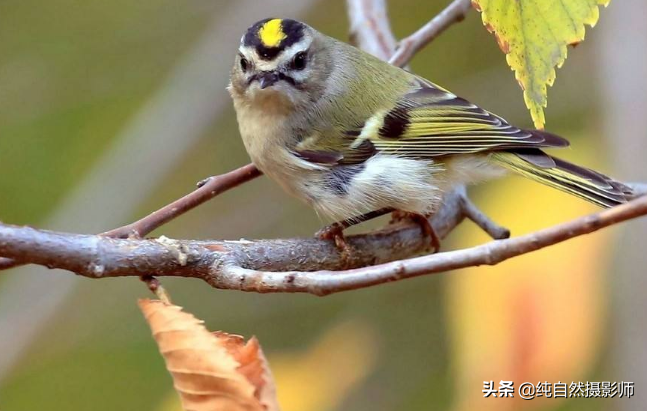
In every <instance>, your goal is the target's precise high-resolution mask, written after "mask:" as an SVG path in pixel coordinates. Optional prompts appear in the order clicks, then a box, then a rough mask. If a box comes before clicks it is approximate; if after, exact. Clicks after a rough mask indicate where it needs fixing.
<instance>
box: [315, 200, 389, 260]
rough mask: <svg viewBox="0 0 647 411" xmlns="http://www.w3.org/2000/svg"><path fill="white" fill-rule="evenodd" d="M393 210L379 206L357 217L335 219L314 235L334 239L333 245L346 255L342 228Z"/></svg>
mask: <svg viewBox="0 0 647 411" xmlns="http://www.w3.org/2000/svg"><path fill="white" fill-rule="evenodd" d="M393 211H395V210H394V209H393V208H381V209H379V210H375V211H371V212H370V213H366V214H362V215H359V216H357V217H352V218H347V219H345V220H342V221H337V222H335V223H332V224H330V225H327V226H325V227H324V228H322V229H321V230H319V231H317V233H316V234H315V236H316V237H317V238H319V239H322V240H335V246H336V247H337V249H338V250H339V251H341V253H342V254H343V255H344V256H345V257H347V256H349V255H350V252H351V250H350V246H349V245H348V243H347V242H346V238H345V237H344V230H345V229H347V228H348V227H352V226H354V225H357V224H360V223H363V222H364V221H368V220H372V219H374V218H377V217H380V216H383V215H384V214H388V213H391V212H393Z"/></svg>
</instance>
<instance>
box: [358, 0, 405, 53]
mask: <svg viewBox="0 0 647 411" xmlns="http://www.w3.org/2000/svg"><path fill="white" fill-rule="evenodd" d="M346 3H347V7H348V18H349V20H350V41H351V43H353V44H354V45H355V46H357V47H359V48H361V49H362V50H364V51H366V52H368V53H371V54H372V55H374V56H375V57H378V58H380V59H382V60H384V61H387V60H388V59H389V57H391V56H392V55H393V53H394V52H395V49H396V46H397V41H396V39H395V36H394V35H393V32H392V31H391V25H390V23H389V18H388V16H387V6H386V0H348V1H347V2H346Z"/></svg>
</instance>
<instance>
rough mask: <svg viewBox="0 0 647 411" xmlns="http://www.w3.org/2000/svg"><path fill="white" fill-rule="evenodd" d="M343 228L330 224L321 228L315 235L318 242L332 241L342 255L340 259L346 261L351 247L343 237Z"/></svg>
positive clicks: (337, 224) (336, 224)
mask: <svg viewBox="0 0 647 411" xmlns="http://www.w3.org/2000/svg"><path fill="white" fill-rule="evenodd" d="M344 228H345V227H344V226H343V225H341V224H339V223H332V224H330V225H327V226H325V227H323V228H322V229H321V230H319V231H317V232H316V233H315V236H316V237H317V238H319V239H320V240H333V241H334V242H335V247H337V249H338V250H339V252H340V253H341V254H342V259H344V260H348V259H349V258H350V256H351V247H350V245H348V242H347V241H346V237H344Z"/></svg>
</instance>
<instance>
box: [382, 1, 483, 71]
mask: <svg viewBox="0 0 647 411" xmlns="http://www.w3.org/2000/svg"><path fill="white" fill-rule="evenodd" d="M471 7H472V3H471V0H454V1H452V2H451V3H450V4H449V6H447V7H446V8H445V9H444V10H443V11H441V12H440V13H438V14H437V15H436V16H435V17H434V18H433V19H431V20H430V21H429V22H428V23H427V24H425V25H424V26H422V27H421V28H420V29H419V30H418V31H416V32H415V33H413V34H412V35H410V36H409V37H407V38H405V39H403V40H402V41H400V44H399V45H398V48H397V50H396V52H395V54H394V55H393V56H392V57H391V59H390V60H389V63H391V64H393V65H394V66H398V67H403V66H405V65H407V64H408V63H409V61H411V59H412V58H413V56H414V55H415V54H416V53H417V52H419V51H420V50H421V49H422V48H423V47H425V46H426V45H427V44H429V43H430V42H431V41H433V40H434V39H435V38H436V37H438V35H439V34H440V33H442V32H443V31H445V30H446V29H447V28H449V27H450V26H451V25H452V24H454V23H457V22H459V21H462V20H463V19H464V18H465V15H466V14H467V12H468V11H469V10H470V8H471Z"/></svg>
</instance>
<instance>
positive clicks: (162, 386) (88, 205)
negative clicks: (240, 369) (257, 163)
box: [0, 0, 647, 411]
mask: <svg viewBox="0 0 647 411" xmlns="http://www.w3.org/2000/svg"><path fill="white" fill-rule="evenodd" d="M391 3H392V4H391V17H392V24H393V29H394V32H395V33H396V35H397V36H398V37H403V36H406V35H407V34H409V33H411V32H412V31H413V30H415V29H417V28H418V27H420V26H421V25H422V24H424V23H425V22H426V21H427V20H428V19H429V18H430V17H431V16H433V15H435V14H436V13H437V12H439V11H440V10H441V9H442V8H443V7H444V6H445V5H446V2H445V1H437V0H433V1H432V0H426V1H421V0H402V1H398V2H397V6H396V2H395V1H394V2H391ZM612 3H613V4H612V5H611V6H610V7H609V9H608V10H602V12H601V14H602V15H601V20H600V23H599V26H598V27H596V28H595V29H594V30H589V32H588V33H587V40H586V41H585V42H584V43H582V45H580V46H579V47H577V48H575V49H570V50H569V54H570V57H569V59H568V60H567V62H566V65H565V67H564V68H563V69H561V70H559V72H558V78H557V82H556V85H555V87H554V88H553V89H550V90H549V107H548V110H547V128H548V129H549V130H551V131H553V132H555V133H557V134H560V135H563V136H565V137H568V138H569V139H570V140H571V142H572V146H573V148H572V149H571V150H566V151H565V152H564V153H562V157H565V158H567V159H570V160H572V161H577V162H580V163H584V164H586V165H588V166H591V167H594V168H598V169H600V170H601V171H604V172H606V173H609V174H611V175H614V176H617V177H618V178H620V179H625V180H630V181H633V180H640V181H647V166H646V165H645V164H646V162H645V161H644V154H645V153H647V147H646V144H647V136H646V132H645V130H646V127H647V125H646V124H645V121H646V119H645V117H647V116H645V112H647V102H646V101H645V95H647V92H646V91H647V85H646V84H645V82H646V81H647V80H645V79H647V62H645V58H646V57H645V56H644V50H645V49H647V48H645V47H643V46H644V42H645V40H643V39H644V38H647V30H646V28H645V26H646V25H645V24H644V23H643V22H641V21H639V19H638V18H637V17H634V16H641V15H643V16H644V15H645V13H647V6H646V5H645V4H643V3H644V2H641V0H626V1H623V2H620V1H616V2H612ZM616 3H617V4H616ZM266 16H286V17H293V18H299V19H301V20H304V21H306V22H308V23H309V24H311V25H313V26H315V27H317V28H318V29H320V30H321V31H323V32H326V33H327V34H330V35H332V36H334V37H337V38H341V39H346V38H347V36H348V20H347V17H346V10H345V3H344V2H343V1H341V0H335V1H327V0H319V1H315V0H308V1H305V0H303V1H299V2H292V1H287V0H282V1H281V0H272V1H265V2H258V1H251V0H239V1H235V2H234V1H221V0H213V1H206V0H189V1H182V2H178V1H169V0H161V1H150V0H142V1H139V2H136V3H134V2H129V1H122V0H116V1H112V2H104V1H96V0H88V1H85V2H77V1H70V0H52V1H48V2H40V1H33V0H22V1H18V0H2V1H0V220H2V221H3V222H7V223H12V224H28V225H32V226H37V227H43V228H51V229H59V230H65V231H72V232H84V233H85V232H88V233H90V232H100V231H103V230H106V229H109V228H112V227H115V226H119V225H122V224H125V223H127V222H130V221H132V220H133V219H136V218H139V217H141V216H142V215H145V214H147V213H148V212H150V211H152V210H154V209H156V208H158V207H160V206H161V205H164V204H166V203H168V202H170V201H171V200H173V199H175V198H177V197H179V196H181V195H183V194H184V193H186V192H188V191H190V190H191V189H192V188H193V187H194V184H195V182H196V181H198V180H200V179H202V178H204V177H206V176H209V175H213V174H219V173H223V172H226V171H228V170H230V169H232V168H235V167H238V166H240V165H243V164H246V163H247V162H248V161H249V160H248V157H247V155H246V153H245V150H244V148H243V145H242V144H241V141H240V139H239V136H238V131H237V126H236V121H235V117H234V113H233V109H232V107H231V103H230V100H229V96H228V95H227V92H226V91H225V86H226V84H227V81H228V71H229V65H230V63H231V62H233V58H234V55H235V50H236V48H237V46H238V40H239V38H240V36H241V35H242V33H243V32H244V30H245V29H246V28H247V27H248V26H249V25H251V24H252V23H253V22H255V21H256V20H258V19H260V18H263V17H266ZM641 54H642V56H641ZM412 69H413V70H414V71H416V72H417V73H419V74H421V75H423V76H424V77H427V78H429V79H432V80H433V81H435V82H437V83H439V84H441V85H443V86H444V87H447V88H449V89H451V90H452V91H454V92H455V93H457V94H459V95H461V96H463V97H466V98H468V99H470V100H472V101H473V102H475V103H477V104H480V105H481V106H484V107H486V108H488V109H489V110H491V111H494V112H496V113H498V114H500V115H502V116H503V117H505V118H507V119H508V120H509V121H511V122H513V123H515V124H518V125H521V126H525V127H529V126H531V124H532V122H531V121H530V116H529V114H528V112H527V111H526V109H525V106H524V104H523V99H522V94H521V90H520V89H519V87H518V85H517V84H516V82H515V81H514V77H513V74H512V73H511V72H510V70H509V68H508V67H507V65H506V63H505V58H504V56H503V54H502V53H501V52H500V50H499V49H498V47H497V45H496V41H494V38H493V36H491V35H490V34H488V32H487V31H486V30H485V29H484V28H483V26H482V24H481V22H480V17H479V15H478V14H477V13H476V12H471V13H470V15H469V16H468V18H467V19H466V20H465V21H464V22H463V23H461V24H460V25H457V26H455V27H453V28H451V29H450V30H449V31H447V32H446V33H445V34H443V35H442V36H441V37H440V38H439V39H437V40H436V41H435V42H434V43H433V44H432V45H430V46H429V47H428V48H427V49H425V50H424V51H423V52H421V53H420V54H419V55H418V56H417V57H416V58H415V60H414V61H413V63H412ZM641 159H642V161H641ZM471 193H472V194H473V197H474V199H475V201H476V202H477V203H478V204H480V205H482V206H483V208H484V209H485V210H486V211H488V212H489V213H490V214H491V215H492V216H493V217H494V218H495V220H497V221H498V222H500V223H501V224H503V225H506V226H508V227H510V228H511V229H512V231H513V234H521V233H524V232H529V231H532V230H535V229H538V228H541V227H544V226H547V225H549V224H553V223H557V222H560V221H564V220H567V219H569V218H573V217H575V216H578V215H582V214H585V213H588V212H592V211H593V210H594V208H593V207H592V206H589V205H588V204H585V203H583V202H581V201H579V200H577V199H573V198H570V197H567V196H566V195H563V194H560V193H556V192H554V191H551V190H550V189H547V188H543V187H539V186H538V185H536V184H535V183H532V182H529V181H522V180H521V179H517V178H510V179H506V180H502V181H497V182H493V183H490V184H487V185H484V186H480V187H477V188H474V189H472V190H471ZM321 225H322V222H321V221H319V220H318V219H317V217H316V216H315V214H314V213H313V212H312V211H311V210H310V209H308V208H307V207H306V206H304V205H302V204H300V203H298V202H297V201H296V200H293V199H292V198H289V197H287V195H285V194H284V193H283V192H282V191H280V190H278V189H277V187H276V186H275V185H274V184H273V183H271V182H270V181H268V180H267V179H265V178H260V179H258V180H256V181H253V182H251V183H249V184H247V185H245V186H243V187H241V188H238V189H236V190H234V191H232V192H228V193H226V194H225V195H223V196H221V197H218V198H217V199H216V200H214V201H211V202H210V203H208V204H206V205H203V206H201V207H200V208H199V209H197V210H195V211H193V212H191V213H190V214H188V215H186V216H183V217H181V218H179V219H178V220H176V221H174V222H172V223H170V224H168V225H166V226H164V227H163V228H161V229H159V230H158V231H157V232H155V233H154V235H161V234H164V235H166V236H169V237H176V238H224V239H238V238H241V237H244V238H271V237H288V236H309V235H312V233H314V232H315V231H316V230H317V229H318V228H319V227H320V226H321ZM369 227H370V225H369ZM645 232H647V227H645V223H644V222H632V223H630V224H629V225H628V226H625V227H622V228H613V229H611V230H606V231H605V232H603V233H598V234H595V235H593V236H588V237H586V238H582V239H577V240H574V241H572V242H569V243H567V244H563V245H558V246H555V247H551V248H550V249H549V250H544V251H542V252H538V253H535V254H532V255H528V256H524V257H522V258H517V259H515V260H514V261H510V262H506V263H504V264H501V265H500V266H497V267H494V268H477V269H471V270H464V271H460V272H453V273H448V274H444V275H439V276H432V277H427V278H419V279H416V280H410V281H404V282H400V283H396V284H389V285H385V286H381V287H375V288H372V289H367V290H360V291H355V292H351V293H342V294H339V295H333V296H329V297H326V298H315V297H312V296H304V295H256V294H244V293H239V292H228V291H219V290H214V289H211V288H209V287H208V286H207V285H206V284H204V283H202V282H200V281H195V280H189V279H165V280H164V281H163V282H164V284H165V286H166V287H167V288H168V289H169V290H170V292H171V294H172V296H173V299H174V302H175V303H177V304H178V305H181V306H184V307H186V309H187V310H189V311H191V312H192V313H194V314H195V315H196V316H198V317H200V318H202V319H204V320H205V321H206V324H207V326H208V327H209V328H210V329H213V330H215V329H222V330H225V331H227V332H230V333H237V334H242V335H245V336H251V335H256V336H258V338H259V340H260V341H261V344H262V345H263V347H264V350H265V352H266V353H267V355H268V357H269V360H270V364H271V365H272V367H273V371H274V375H275V377H276V379H277V382H278V390H279V400H280V402H281V403H282V405H283V407H284V410H286V411H291V410H320V411H327V410H342V409H343V410H429V409H440V410H463V409H464V410H468V409H474V408H475V407H476V408H477V409H479V410H483V409H485V410H488V409H498V410H500V409H526V408H536V409H546V410H548V409H556V410H584V409H586V410H607V409H608V410H617V409H627V410H629V409H643V406H644V400H641V398H640V397H641V395H642V392H641V390H642V387H640V383H641V382H642V383H643V387H644V383H647V377H646V374H647V373H646V371H645V370H647V358H646V355H645V350H644V348H643V347H644V346H645V344H647V336H646V332H645V330H644V329H643V327H641V326H640V324H641V321H640V320H641V319H642V317H643V316H644V315H642V314H643V313H644V312H645V311H644V309H645V308H646V307H645V302H644V301H643V298H642V296H641V293H640V290H644V289H645V288H644V287H643V286H644V285H646V284H645V281H646V280H645V279H644V277H645V276H644V274H645V272H644V271H645V270H644V267H645V266H646V265H645V263H647V261H646V257H645V256H644V252H642V251H641V249H642V248H641V247H643V246H641V245H640V241H641V238H642V242H643V243H642V244H644V233H645ZM641 233H642V237H641ZM486 240H487V238H486V237H485V236H484V234H482V233H480V232H479V231H478V230H477V229H475V228H474V227H472V226H470V224H469V223H465V224H464V225H463V226H462V227H460V229H459V230H457V231H456V232H455V233H454V234H452V236H451V238H450V239H449V240H448V241H447V242H445V243H444V244H443V247H444V248H445V249H451V248H457V247H464V246H468V245H473V244H478V243H482V242H484V241H486ZM148 296H149V293H148V291H147V290H146V289H145V287H144V286H143V285H142V284H141V283H140V282H139V281H138V280H137V279H134V278H133V279H123V278H122V279H107V280H101V281H97V280H88V279H81V278H76V277H74V276H73V275H71V274H69V273H66V272H59V271H46V270H44V269H38V268H33V267H26V268H21V269H16V270H12V271H9V272H3V273H0V410H2V411H6V410H69V411H72V410H90V409H91V410H115V409H138V410H175V409H179V408H178V402H177V399H176V398H175V394H174V392H173V390H172V381H171V379H170V377H169V375H168V374H167V372H166V371H165V368H164V365H163V361H162V359H161V357H160V356H159V354H158V352H157V349H156V346H155V345H154V342H153V340H152V339H151V337H150V331H149V329H148V326H147V325H146V324H145V322H144V320H143V318H142V316H141V314H140V313H139V312H138V309H137V306H136V300H137V298H142V297H148ZM642 324H644V323H642ZM501 379H504V380H514V381H515V383H516V385H517V386H518V385H519V384H520V383H521V382H524V381H532V382H535V383H536V382H537V381H549V382H557V381H558V380H561V381H568V382H570V381H587V380H588V381H602V380H607V381H622V380H624V381H634V382H635V384H636V387H637V388H636V391H637V397H636V398H632V399H624V398H623V399H617V398H616V399H612V400H599V399H582V400H555V399H551V400H534V401H525V402H523V401H517V400H505V399H486V400H483V399H482V398H481V396H482V393H481V390H482V389H483V381H484V380H494V381H499V380H501Z"/></svg>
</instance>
